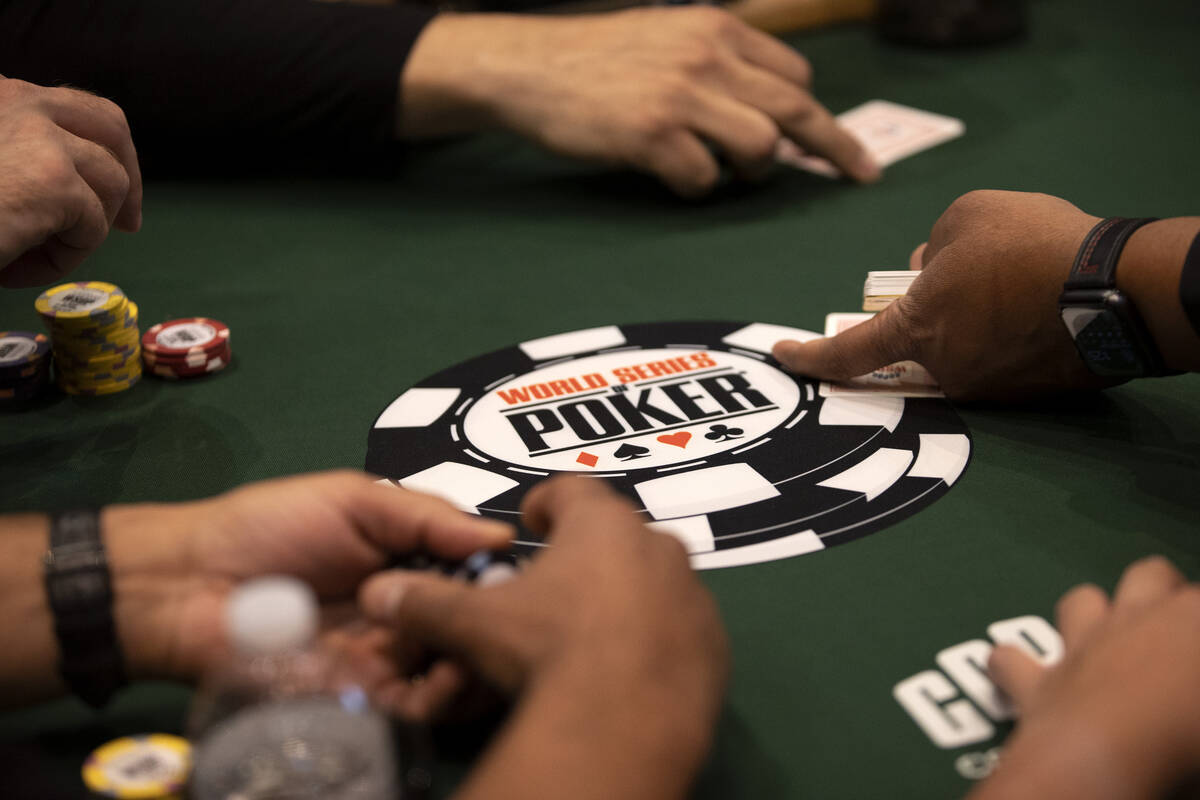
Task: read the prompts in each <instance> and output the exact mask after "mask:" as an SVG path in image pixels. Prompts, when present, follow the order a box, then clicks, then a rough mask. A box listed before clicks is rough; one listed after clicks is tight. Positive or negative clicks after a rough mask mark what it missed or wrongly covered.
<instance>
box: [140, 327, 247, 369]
mask: <svg viewBox="0 0 1200 800" xmlns="http://www.w3.org/2000/svg"><path fill="white" fill-rule="evenodd" d="M232 357H233V351H232V350H231V349H230V344H229V326H228V325H226V324H225V323H223V322H219V321H217V320H215V319H209V318H208V317H189V318H187V319H173V320H170V321H168V322H160V323H159V324H157V325H155V326H153V327H152V328H150V329H149V330H147V331H146V332H145V333H144V334H142V362H143V364H144V365H145V367H146V369H145V371H146V372H147V373H148V374H151V375H157V376H159V377H161V378H169V379H172V380H174V379H178V378H198V377H200V376H202V375H210V374H212V373H214V372H219V371H220V370H223V369H225V367H226V366H228V364H229V360H230V359H231V358H232Z"/></svg>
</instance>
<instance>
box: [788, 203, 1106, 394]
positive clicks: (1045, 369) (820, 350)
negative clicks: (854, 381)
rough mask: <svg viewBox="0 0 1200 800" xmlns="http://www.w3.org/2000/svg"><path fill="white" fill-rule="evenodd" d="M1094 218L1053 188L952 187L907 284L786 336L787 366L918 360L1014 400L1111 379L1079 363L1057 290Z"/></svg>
mask: <svg viewBox="0 0 1200 800" xmlns="http://www.w3.org/2000/svg"><path fill="white" fill-rule="evenodd" d="M1097 222H1099V218H1098V217H1093V216H1091V215H1090V214H1086V213H1084V212H1083V211H1080V210H1079V209H1078V208H1076V207H1075V206H1073V205H1071V204H1070V203H1068V202H1067V201H1066V200H1062V199H1060V198H1057V197H1051V196H1049V195H1044V194H1026V193H1021V192H999V191H975V192H970V193H968V194H965V195H963V196H962V197H960V198H958V199H957V200H955V201H954V203H952V204H951V205H950V207H949V208H947V209H946V211H945V213H943V214H942V216H941V217H940V218H939V219H938V221H937V222H936V223H935V224H934V226H933V230H932V231H930V233H929V241H928V242H927V243H926V244H925V245H923V246H921V247H918V248H917V250H916V251H915V252H914V253H913V258H912V262H913V263H911V264H910V266H911V267H912V268H914V269H921V268H922V267H923V268H924V269H923V271H922V273H921V276H920V277H919V278H917V279H916V280H915V281H914V282H913V284H912V286H911V287H910V288H909V290H908V293H907V294H905V295H903V296H902V297H900V298H899V299H897V300H896V301H895V302H893V303H892V304H891V305H889V306H888V307H887V308H886V309H884V310H883V311H881V312H880V313H878V314H876V315H875V317H874V318H872V319H870V320H867V321H866V322H864V323H862V324H860V325H856V326H855V327H853V328H851V329H850V330H848V331H845V332H844V333H842V334H840V335H838V336H833V337H829V338H825V339H814V340H812V341H810V342H806V343H801V342H794V341H783V342H779V343H778V344H776V345H775V349H774V355H775V357H776V358H777V359H779V361H780V362H781V363H782V364H783V365H784V366H785V367H787V368H788V369H790V370H792V371H793V372H797V373H800V374H802V375H808V376H811V377H814V378H822V379H826V380H844V379H847V378H852V377H855V376H858V375H865V374H867V373H869V372H871V371H872V370H875V369H878V368H879V367H883V366H886V365H888V364H892V363H895V362H897V361H907V360H912V361H916V362H918V363H919V364H921V365H923V366H924V367H925V368H926V369H928V370H929V371H930V373H932V374H933V376H934V377H935V378H937V380H938V382H939V383H940V384H941V387H942V389H943V390H944V391H945V393H946V396H947V397H950V398H952V399H955V400H981V399H988V400H1020V399H1024V398H1027V397H1031V396H1034V395H1037V394H1042V393H1049V392H1056V391H1065V390H1071V389H1081V388H1098V387H1101V386H1104V385H1108V384H1106V383H1105V382H1103V381H1101V380H1100V379H1098V378H1097V377H1096V376H1094V375H1093V374H1092V373H1091V372H1089V371H1088V369H1087V367H1086V366H1085V365H1084V363H1083V360H1082V359H1081V358H1080V357H1079V353H1078V351H1077V350H1076V348H1075V344H1074V342H1072V341H1071V337H1070V335H1069V334H1068V333H1067V329H1066V327H1065V326H1064V325H1063V323H1062V319H1061V317H1060V316H1059V310H1058V296H1059V294H1060V293H1061V292H1062V286H1063V283H1064V281H1066V279H1067V275H1068V273H1069V272H1070V270H1071V263H1072V262H1073V261H1074V258H1075V253H1076V251H1077V250H1078V249H1079V246H1080V244H1081V243H1082V242H1083V239H1084V237H1085V236H1086V235H1087V233H1088V231H1089V230H1091V228H1092V227H1093V226H1094V225H1095V224H1096V223H1097Z"/></svg>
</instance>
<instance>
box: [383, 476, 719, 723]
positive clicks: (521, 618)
mask: <svg viewBox="0 0 1200 800" xmlns="http://www.w3.org/2000/svg"><path fill="white" fill-rule="evenodd" d="M523 511H524V514H525V519H526V522H527V524H528V525H529V527H530V528H531V529H533V530H537V531H541V532H543V533H545V534H546V536H547V539H548V541H549V542H550V543H551V544H552V546H551V547H549V548H547V549H546V550H545V551H543V552H542V553H541V554H539V556H538V557H537V558H536V559H535V560H533V561H532V562H531V563H530V565H529V566H528V567H527V568H526V569H525V570H524V571H523V572H522V573H521V574H520V575H519V576H518V577H517V578H515V579H513V580H511V581H508V582H506V583H503V584H500V585H497V586H489V587H486V588H477V587H473V586H468V585H465V584H463V583H461V582H457V581H454V580H451V579H448V578H444V577H442V576H439V575H434V574H430V573H414V572H402V571H392V572H387V573H382V574H380V575H376V576H374V577H372V578H370V579H369V580H368V581H367V582H366V583H365V584H364V585H363V589H362V592H361V605H362V608H363V610H364V612H365V613H366V615H367V616H368V617H369V618H371V619H372V620H374V621H376V622H378V623H381V624H386V625H389V626H391V627H392V628H394V629H395V630H396V631H397V634H398V636H399V639H400V640H401V641H407V642H409V643H410V644H412V643H415V644H419V645H421V646H423V647H424V648H426V649H428V650H429V651H431V652H432V653H434V654H436V655H438V656H443V657H444V656H450V657H452V658H454V659H456V660H457V662H458V663H459V664H461V665H465V667H466V668H467V669H469V670H470V671H471V672H473V673H474V674H475V675H476V676H478V677H480V678H482V679H483V680H484V681H486V682H487V683H488V684H490V685H491V686H493V687H495V688H497V689H499V690H501V691H502V692H505V693H507V694H510V695H515V694H519V693H521V692H522V691H524V690H526V689H527V688H529V687H530V686H531V685H534V684H541V685H545V684H546V683H548V682H551V681H552V680H553V678H552V677H550V676H552V675H554V674H556V673H563V672H566V673H571V675H572V676H573V677H578V679H579V680H580V681H581V682H583V683H587V684H589V685H590V686H591V687H592V690H594V691H596V692H599V693H602V692H603V691H604V689H605V688H606V687H610V686H613V685H614V684H616V685H619V686H622V687H625V688H623V691H628V689H627V687H629V686H633V687H637V688H636V689H635V690H634V691H635V693H636V694H637V695H639V696H641V695H642V694H644V693H649V694H654V695H659V694H663V695H669V696H671V697H672V698H678V699H679V700H680V702H679V703H678V704H671V705H672V707H683V708H687V709H688V712H689V714H696V715H698V716H697V719H699V720H702V721H704V722H705V723H708V722H711V721H713V720H715V717H716V713H717V709H718V706H719V703H720V696H721V692H722V689H723V687H724V683H725V680H726V674H727V671H728V664H729V656H728V649H727V643H726V640H725V634H724V631H723V629H722V627H721V623H720V620H719V618H718V615H717V611H716V606H715V604H714V603H713V600H712V598H711V596H710V595H709V593H708V592H707V591H706V590H705V588H704V587H703V585H702V584H701V583H700V581H699V580H697V579H696V577H695V575H694V573H693V572H692V569H691V567H690V565H689V563H688V559H687V554H686V552H685V550H684V548H683V546H682V545H681V544H680V543H679V542H678V541H677V540H676V539H674V538H673V537H671V536H669V535H666V534H660V533H653V532H651V531H649V530H648V529H646V528H645V527H643V526H642V525H641V524H640V523H639V522H638V520H637V517H636V516H635V515H634V514H633V510H632V508H631V507H630V505H629V503H628V502H626V501H624V500H622V499H618V498H617V497H616V495H614V494H613V493H612V492H611V491H610V490H609V489H608V488H607V487H605V486H604V485H603V484H602V483H601V482H599V481H594V480H590V479H586V478H574V479H571V478H556V479H553V480H550V481H547V482H546V483H543V484H541V485H539V486H538V487H536V488H535V489H534V490H533V491H531V492H530V493H529V495H528V496H527V498H526V499H525V502H524V509H523ZM449 680H450V679H449V676H447V682H449ZM428 691H429V692H430V693H431V694H432V693H434V692H438V693H443V694H440V695H439V696H438V697H437V698H436V699H435V698H433V697H430V699H429V701H428V702H426V703H424V705H433V704H435V703H437V702H441V701H442V700H444V691H445V685H438V686H434V687H428ZM418 702H420V700H418ZM699 728H700V729H701V730H704V729H705V728H704V724H703V723H702V724H701V725H700V726H699Z"/></svg>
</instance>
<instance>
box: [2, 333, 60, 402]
mask: <svg viewBox="0 0 1200 800" xmlns="http://www.w3.org/2000/svg"><path fill="white" fill-rule="evenodd" d="M51 360H52V356H51V353H50V340H49V339H48V338H47V337H46V335H45V334H42V333H31V332H29V331H0V407H3V408H4V409H5V410H10V409H16V408H20V407H23V406H25V405H26V404H28V403H29V402H30V401H33V400H35V399H37V398H38V397H40V396H41V394H42V392H43V391H45V389H46V386H48V385H49V383H50V363H51Z"/></svg>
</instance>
